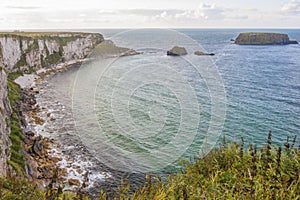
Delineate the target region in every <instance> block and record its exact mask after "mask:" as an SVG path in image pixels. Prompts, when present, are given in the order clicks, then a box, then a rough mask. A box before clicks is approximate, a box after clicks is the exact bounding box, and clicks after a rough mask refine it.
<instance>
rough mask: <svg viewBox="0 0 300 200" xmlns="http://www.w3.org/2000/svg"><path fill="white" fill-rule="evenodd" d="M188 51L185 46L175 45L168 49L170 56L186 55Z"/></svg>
mask: <svg viewBox="0 0 300 200" xmlns="http://www.w3.org/2000/svg"><path fill="white" fill-rule="evenodd" d="M186 54H187V51H186V49H185V48H184V47H179V46H175V47H173V48H172V49H171V50H169V51H167V55H168V56H183V55H186Z"/></svg>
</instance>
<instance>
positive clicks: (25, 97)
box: [15, 59, 145, 195]
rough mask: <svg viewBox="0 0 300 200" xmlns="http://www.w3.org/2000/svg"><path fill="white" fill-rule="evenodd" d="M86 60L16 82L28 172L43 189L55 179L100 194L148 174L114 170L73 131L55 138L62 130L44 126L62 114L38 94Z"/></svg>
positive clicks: (70, 187)
mask: <svg viewBox="0 0 300 200" xmlns="http://www.w3.org/2000/svg"><path fill="white" fill-rule="evenodd" d="M84 61H89V59H84V60H77V61H76V62H72V63H70V62H69V63H64V64H61V65H58V66H53V67H51V68H48V69H43V70H41V71H37V72H36V74H29V75H25V76H21V77H19V78H18V79H16V80H15V82H17V83H18V84H19V85H20V86H21V88H22V92H21V93H22V94H21V99H22V102H21V103H22V106H21V107H22V109H21V111H22V112H21V113H22V115H23V117H22V121H24V123H23V124H25V125H24V127H23V128H24V132H25V135H26V139H25V140H24V143H25V148H24V149H25V151H26V155H27V157H28V158H29V161H28V166H30V167H29V168H28V174H30V176H31V177H32V178H31V179H32V181H33V182H35V183H37V184H38V185H39V186H40V187H42V188H45V187H47V186H48V185H49V184H50V183H53V181H54V182H55V184H54V185H55V186H56V187H60V186H62V185H63V188H64V190H66V191H73V192H77V191H78V190H82V189H84V191H89V192H88V193H89V195H97V194H98V193H99V191H100V189H101V188H105V189H106V191H110V190H113V191H116V190H117V186H118V185H119V184H120V183H121V179H122V178H124V177H125V178H126V177H127V178H128V179H130V178H129V177H131V176H134V178H133V179H134V180H140V181H138V182H142V178H144V177H145V176H144V175H131V174H124V173H123V172H117V171H114V170H111V169H110V168H108V167H106V166H105V165H103V163H100V162H99V161H98V160H96V159H95V158H93V157H92V156H91V154H90V153H89V152H88V150H87V149H86V147H85V146H84V145H83V144H82V142H81V141H80V140H79V139H76V136H74V135H73V134H72V133H71V132H70V134H69V133H58V138H57V135H56V138H55V139H54V138H53V137H52V136H53V134H54V135H55V134H56V133H54V132H59V131H57V130H52V129H51V128H50V129H49V128H48V127H46V126H45V125H46V124H53V123H57V122H59V121H60V120H61V116H59V115H58V114H57V113H56V112H54V111H53V110H52V109H53V107H52V106H51V107H52V108H48V107H47V105H45V104H42V105H40V103H39V102H38V101H37V97H38V96H41V94H43V93H44V92H45V91H46V89H47V84H48V82H47V80H50V79H51V78H52V77H54V76H55V75H59V73H64V72H67V71H68V70H72V69H74V70H75V68H76V67H79V66H78V65H80V64H81V63H82V62H84ZM53 103H54V104H55V103H56V102H53ZM57 103H58V104H60V103H59V102H57ZM61 106H62V108H61V111H63V110H65V109H64V105H61ZM53 177H55V180H54V178H53ZM141 177H142V178H141ZM52 185H53V184H52Z"/></svg>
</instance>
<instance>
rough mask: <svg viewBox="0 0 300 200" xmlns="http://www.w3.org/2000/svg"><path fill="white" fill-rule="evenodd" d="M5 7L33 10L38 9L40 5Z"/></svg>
mask: <svg viewBox="0 0 300 200" xmlns="http://www.w3.org/2000/svg"><path fill="white" fill-rule="evenodd" d="M6 8H8V9H19V10H35V9H39V8H41V7H37V6H6Z"/></svg>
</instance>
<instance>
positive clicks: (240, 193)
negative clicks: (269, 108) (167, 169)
mask: <svg viewBox="0 0 300 200" xmlns="http://www.w3.org/2000/svg"><path fill="white" fill-rule="evenodd" d="M271 139H272V133H271V132H270V133H269V135H268V139H267V144H266V145H265V146H264V147H262V148H260V149H257V148H256V146H253V145H249V146H247V147H246V146H245V145H244V142H243V139H242V142H241V144H237V143H230V144H227V143H226V141H225V139H224V141H223V143H222V144H221V145H220V147H218V148H216V149H214V150H213V151H211V152H210V153H209V154H208V155H207V156H206V157H204V158H203V159H197V160H196V161H195V162H194V163H185V168H184V170H183V172H182V173H178V174H175V175H170V176H169V177H168V178H167V179H166V180H162V179H160V178H159V177H149V176H147V177H146V182H145V184H144V185H143V186H142V187H141V188H140V189H138V190H137V191H135V192H134V193H130V192H129V190H130V185H129V183H128V181H123V184H122V185H121V186H120V187H119V192H118V193H116V194H107V193H105V192H104V191H101V192H100V194H99V198H98V199H139V200H142V199H157V200H163V199H184V200H186V199H300V147H299V148H297V147H296V146H295V145H296V137H295V138H293V139H292V141H289V138H288V139H287V141H286V143H285V144H284V146H283V147H278V146H274V145H273V144H272V140H271ZM1 186H2V187H1ZM35 193H36V194H37V195H36V197H35V196H34V194H35ZM22 194H28V195H31V196H29V197H30V198H26V197H25V198H24V196H21V195H22ZM0 195H2V197H3V199H11V195H14V196H13V197H14V199H32V200H35V199H88V197H83V196H82V193H81V192H77V194H75V193H74V194H66V193H63V192H62V189H61V188H60V189H59V190H55V189H49V188H48V190H47V192H44V193H43V194H42V193H41V191H40V190H38V189H36V188H34V187H33V186H31V185H30V184H28V183H25V182H22V181H16V180H5V184H4V181H3V180H2V182H1V180H0Z"/></svg>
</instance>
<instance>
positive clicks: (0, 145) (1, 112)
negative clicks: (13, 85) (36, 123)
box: [0, 69, 11, 177]
mask: <svg viewBox="0 0 300 200" xmlns="http://www.w3.org/2000/svg"><path fill="white" fill-rule="evenodd" d="M10 115H11V108H10V104H9V100H8V97H7V76H6V73H5V72H4V70H2V69H0V177H1V176H6V175H7V160H8V158H9V148H10V145H11V142H10V139H9V135H10V127H9V119H10Z"/></svg>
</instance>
